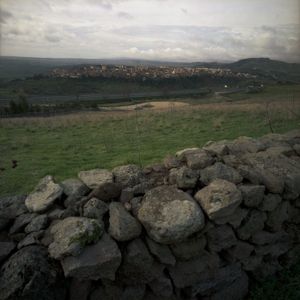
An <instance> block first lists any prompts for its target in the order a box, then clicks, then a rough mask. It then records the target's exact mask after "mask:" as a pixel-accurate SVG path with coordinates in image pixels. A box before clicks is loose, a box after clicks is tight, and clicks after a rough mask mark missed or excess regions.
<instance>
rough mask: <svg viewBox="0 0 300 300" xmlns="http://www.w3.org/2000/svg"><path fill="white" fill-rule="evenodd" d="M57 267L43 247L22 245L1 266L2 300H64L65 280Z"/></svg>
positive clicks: (0, 285) (0, 288)
mask: <svg viewBox="0 0 300 300" xmlns="http://www.w3.org/2000/svg"><path fill="white" fill-rule="evenodd" d="M58 270H59V268H57V266H56V265H55V263H54V262H52V261H50V259H49V258H48V255H47V251H46V249H44V248H43V247H40V246H29V247H25V248H22V249H21V250H19V251H18V252H16V253H15V254H14V255H13V256H11V257H10V258H9V259H8V260H7V261H6V262H5V263H4V265H3V266H2V268H1V275H0V291H1V296H0V297H1V300H13V299H23V300H61V299H65V296H66V290H65V287H66V283H65V281H64V278H63V276H61V275H60V273H58Z"/></svg>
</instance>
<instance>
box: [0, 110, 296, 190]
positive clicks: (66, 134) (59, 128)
mask: <svg viewBox="0 0 300 300" xmlns="http://www.w3.org/2000/svg"><path fill="white" fill-rule="evenodd" d="M216 107H217V106H216ZM91 118H92V119H91ZM273 118H274V121H273V127H274V130H275V131H276V132H285V131H287V130H290V129H293V128H297V127H299V125H300V124H299V119H296V118H292V119H284V118H282V117H281V115H274V116H273ZM3 124H4V123H3ZM5 124H6V125H3V126H2V127H1V128H0V153H2V155H1V157H0V167H2V168H3V167H4V168H5V170H4V171H2V172H1V173H0V176H1V181H0V195H5V194H15V193H20V192H29V191H30V190H31V189H32V188H33V187H34V185H36V184H37V182H38V180H39V179H40V178H41V177H43V176H45V175H47V174H51V175H54V176H55V177H56V178H57V179H58V180H62V179H65V178H68V177H72V176H76V174H77V172H78V171H80V170H85V169H90V168H96V167H100V168H112V167H114V166H117V165H120V164H127V163H139V149H140V158H141V163H142V165H147V164H150V163H153V162H157V161H160V160H161V159H163V158H164V157H165V156H166V155H167V154H173V153H174V152H175V151H177V150H179V149H183V148H185V147H195V146H197V147H200V146H203V145H204V144H205V143H206V142H207V141H209V140H220V139H233V138H236V137H238V136H241V135H247V136H252V137H257V136H260V135H263V134H266V133H268V132H269V127H268V124H267V123H266V120H265V113H264V112H263V111H247V109H246V111H243V110H222V109H215V108H214V107H213V106H212V107H211V108H210V107H208V108H206V109H205V110H202V109H188V110H185V111H171V110H170V111H167V112H161V113H157V112H156V113H154V112H137V113H136V115H135V114H133V115H131V116H124V115H123V114H116V115H115V116H113V117H109V118H108V117H104V116H103V114H94V115H92V117H90V116H89V115H86V116H84V115H83V116H82V117H79V116H75V117H74V119H72V117H68V118H64V117H62V118H52V119H51V118H50V119H42V120H36V121H35V120H33V121H32V122H30V123H28V124H27V123H26V125H24V124H25V123H24V124H22V123H19V122H15V123H14V124H11V125H9V124H7V123H5ZM11 160H17V161H18V167H17V168H15V169H12V168H11Z"/></svg>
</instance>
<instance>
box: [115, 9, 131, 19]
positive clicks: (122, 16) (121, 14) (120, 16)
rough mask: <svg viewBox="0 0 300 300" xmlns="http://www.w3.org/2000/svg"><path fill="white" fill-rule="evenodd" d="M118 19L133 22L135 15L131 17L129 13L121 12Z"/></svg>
mask: <svg viewBox="0 0 300 300" xmlns="http://www.w3.org/2000/svg"><path fill="white" fill-rule="evenodd" d="M118 17H119V18H123V19H127V20H132V19H134V16H133V15H131V14H129V13H127V12H124V11H120V12H119V13H118Z"/></svg>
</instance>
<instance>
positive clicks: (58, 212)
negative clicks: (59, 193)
mask: <svg viewBox="0 0 300 300" xmlns="http://www.w3.org/2000/svg"><path fill="white" fill-rule="evenodd" d="M65 211H66V209H62V208H58V207H56V208H54V209H53V210H51V211H50V212H49V213H48V218H49V220H50V221H53V220H57V219H63V218H65V217H66V216H65Z"/></svg>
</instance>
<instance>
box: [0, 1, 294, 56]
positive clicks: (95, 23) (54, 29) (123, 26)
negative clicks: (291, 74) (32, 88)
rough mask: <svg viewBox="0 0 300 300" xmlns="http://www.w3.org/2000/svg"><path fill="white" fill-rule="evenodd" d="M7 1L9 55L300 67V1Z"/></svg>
mask: <svg viewBox="0 0 300 300" xmlns="http://www.w3.org/2000/svg"><path fill="white" fill-rule="evenodd" d="M0 1H1V5H0V7H1V20H0V21H1V46H0V51H1V54H3V55H16V56H22V55H25V54H26V53H28V55H29V56H41V57H47V56H55V57H90V58H101V57H103V58H109V57H125V56H130V57H133V58H134V57H138V58H147V59H149V58H151V59H158V60H161V59H164V60H182V61H199V60H201V61H209V60H236V59H240V58H245V57H249V56H251V57H255V56H256V57H257V56H264V57H266V56H269V57H270V58H275V59H281V60H288V61H300V54H299V53H300V45H299V43H300V41H299V40H300V29H299V28H300V27H299V21H300V20H299V16H298V15H297V14H296V7H297V6H296V4H295V3H296V2H297V1H298V2H299V0H272V1H271V0H252V1H247V2H246V1H237V0H228V1H226V4H224V1H221V0H211V1H210V2H207V1H199V0H189V1H186V2H185V3H184V5H183V4H182V1H179V0H151V1H150V0H110V1H109V0H60V1H58V0H26V1H24V0H15V1H11V0H0ZM271 2H272V11H271V10H270V9H269V8H270V3H271ZM283 4H284V5H283ZM2 12H4V13H2ZM278 16H280V18H279V17H278ZM129 25H130V26H129ZM58 44H59V47H57V45H58ZM50 50H51V51H50Z"/></svg>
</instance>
